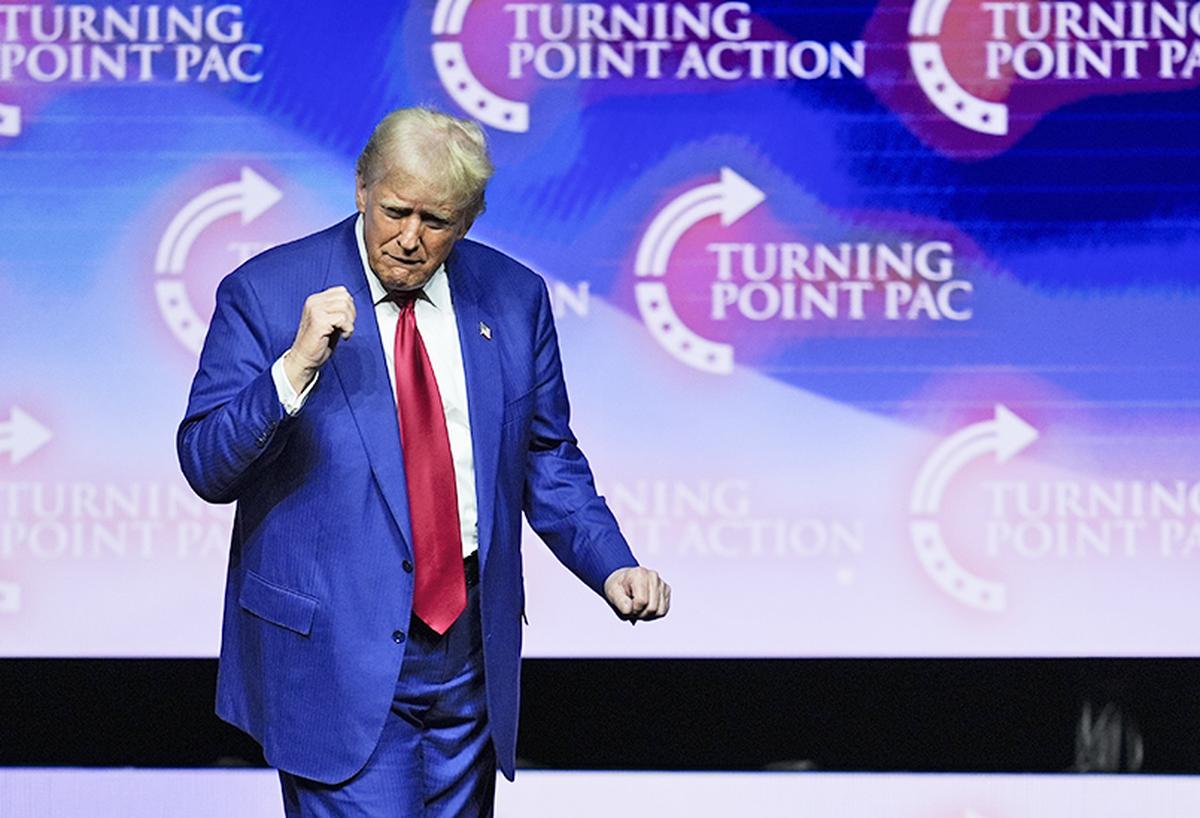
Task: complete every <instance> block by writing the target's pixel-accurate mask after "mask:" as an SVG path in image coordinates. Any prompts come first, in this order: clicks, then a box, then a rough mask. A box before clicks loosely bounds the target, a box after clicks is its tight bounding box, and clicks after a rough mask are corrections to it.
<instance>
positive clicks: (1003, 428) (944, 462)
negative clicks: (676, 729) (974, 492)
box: [909, 404, 1038, 613]
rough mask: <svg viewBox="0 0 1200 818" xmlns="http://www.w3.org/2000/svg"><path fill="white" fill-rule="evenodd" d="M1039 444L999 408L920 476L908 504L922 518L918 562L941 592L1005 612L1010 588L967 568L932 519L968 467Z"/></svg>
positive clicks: (939, 453)
mask: <svg viewBox="0 0 1200 818" xmlns="http://www.w3.org/2000/svg"><path fill="white" fill-rule="evenodd" d="M1037 438H1038V431H1037V429H1035V428H1033V427H1032V426H1030V425H1029V424H1028V423H1026V422H1025V421H1024V420H1022V419H1021V418H1020V417H1018V416H1017V415H1016V414H1014V413H1013V412H1012V411H1011V410H1009V409H1008V408H1007V407H1005V406H1003V405H1001V404H996V408H995V414H994V416H993V418H992V420H986V421H981V422H980V423H974V424H971V425H970V426H967V427H966V428H964V429H960V430H959V431H957V432H955V433H954V434H953V435H951V436H950V437H948V438H947V439H946V440H944V441H942V443H941V444H940V445H939V446H938V447H937V448H936V449H934V451H933V454H931V455H930V456H929V458H928V459H927V460H926V461H925V463H924V464H923V465H922V466H921V471H920V472H919V473H918V474H917V479H916V482H915V483H914V485H913V490H912V494H911V496H910V498H909V510H910V511H911V512H912V513H913V514H914V515H921V517H922V518H923V519H916V520H913V521H912V522H911V523H910V524H909V533H910V534H911V536H912V541H913V546H914V547H915V548H916V551H917V558H918V559H919V560H920V562H921V566H922V567H923V568H924V569H925V572H926V573H927V574H929V576H930V577H931V578H932V579H933V581H934V582H936V583H937V585H938V587H939V588H941V589H942V590H943V591H945V592H946V593H948V594H949V595H950V596H952V597H954V598H955V599H957V600H958V601H959V602H962V603H963V604H965V605H968V606H970V607H972V608H976V609H978V610H982V611H989V612H993V613H996V612H1000V611H1003V610H1004V608H1005V606H1006V604H1007V603H1006V594H1005V588H1004V586H1003V585H1002V584H1000V583H998V582H993V581H991V580H987V579H983V578H982V577H978V576H975V575H974V574H972V573H971V572H969V571H967V570H966V569H965V568H963V567H962V565H960V564H959V563H958V561H957V560H956V559H955V558H954V556H953V555H952V554H951V553H950V549H949V548H947V547H946V543H945V540H944V538H943V537H942V531H941V527H940V526H939V525H938V523H937V521H936V520H934V519H931V518H932V516H933V515H935V514H937V513H938V511H939V510H940V509H941V505H942V498H943V497H944V496H945V493H946V487H947V486H948V485H949V484H950V481H951V480H952V479H953V478H954V476H955V475H956V474H958V473H959V472H960V471H961V470H962V469H963V468H964V467H966V466H967V464H969V463H971V462H972V461H973V460H976V459H978V458H980V457H984V456H987V455H989V454H992V455H995V457H996V462H997V463H1006V462H1008V461H1009V460H1011V459H1012V458H1013V457H1014V456H1015V455H1016V454H1017V453H1019V452H1021V451H1023V450H1024V449H1025V448H1026V447H1028V446H1029V445H1030V444H1031V443H1033V442H1034V441H1035V440H1037Z"/></svg>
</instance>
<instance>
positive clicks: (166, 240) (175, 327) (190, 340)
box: [154, 167, 283, 354]
mask: <svg viewBox="0 0 1200 818" xmlns="http://www.w3.org/2000/svg"><path fill="white" fill-rule="evenodd" d="M281 199H283V193H282V192H281V191H280V190H279V188H277V187H275V186H274V185H272V184H271V183H270V182H268V181H267V180H266V179H264V178H263V177H261V176H259V175H258V174H257V173H255V172H254V171H253V170H251V169H250V168H247V167H243V168H242V175H241V178H240V179H238V181H236V182H227V183H226V184H223V185H217V186H216V187H213V188H210V189H208V190H206V191H204V192H203V193H201V194H200V195H199V196H196V197H195V198H194V199H192V200H191V201H190V202H188V203H187V204H186V205H184V206H183V208H182V209H181V210H180V211H179V212H178V213H176V214H175V218H173V219H171V223H170V224H169V225H167V229H166V232H164V233H163V236H162V238H161V239H160V240H159V242H158V251H157V252H156V253H155V256H154V272H155V273H157V274H159V275H161V276H168V277H166V278H162V279H160V280H159V281H158V282H157V283H156V284H155V286H154V292H155V295H156V296H157V297H158V308H159V311H161V312H162V314H163V318H165V319H166V321H167V326H169V327H170V328H171V332H172V333H173V334H174V335H175V337H176V338H178V339H179V340H180V342H182V343H183V345H184V346H186V347H187V348H188V349H190V350H192V352H195V353H196V354H199V353H200V347H201V346H203V344H204V334H205V332H206V330H207V329H208V327H207V323H206V322H205V321H204V320H203V319H201V318H200V316H199V315H198V314H197V313H196V310H195V309H194V308H193V307H192V304H191V302H190V301H189V299H188V295H187V288H186V287H184V283H183V281H182V280H181V279H180V278H176V276H179V275H180V274H182V273H183V271H184V268H185V267H186V266H187V257H188V253H189V252H190V251H191V249H192V245H193V244H194V243H195V241H196V239H197V238H199V236H200V234H201V233H203V232H204V231H205V230H206V229H207V228H208V227H209V226H210V225H212V224H213V223H214V222H216V221H218V220H220V219H223V218H225V217H226V216H231V215H233V214H235V213H236V214H240V215H241V218H242V224H244V225H245V224H250V222H252V221H254V220H255V219H257V218H258V217H259V216H261V215H262V214H263V213H265V212H267V211H268V210H270V209H271V208H272V207H274V206H275V205H276V204H277V203H278V202H279V201H280V200H281Z"/></svg>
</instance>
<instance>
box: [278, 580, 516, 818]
mask: <svg viewBox="0 0 1200 818" xmlns="http://www.w3.org/2000/svg"><path fill="white" fill-rule="evenodd" d="M485 699H486V697H485V694H484V685H483V632H482V626H481V625H480V621H479V587H478V586H475V587H473V588H471V589H470V590H469V591H468V592H467V608H466V610H465V611H463V613H462V615H461V616H460V617H459V618H458V620H457V621H456V622H455V623H454V624H453V625H452V626H450V629H449V630H448V631H446V633H445V634H444V635H442V636H438V635H437V634H436V633H434V632H433V631H431V630H430V629H429V628H428V627H426V626H425V624H424V623H423V622H421V621H420V620H418V619H416V618H415V617H414V618H413V620H412V622H411V623H410V629H409V632H408V634H407V638H406V640H405V648H404V666H403V669H402V670H401V672H400V678H399V680H398V681H397V683H396V693H395V696H394V697H393V699H392V707H391V711H390V712H389V713H388V717H387V721H386V722H385V724H384V726H383V733H382V735H381V736H380V738H379V744H378V745H377V746H376V747H375V751H374V752H373V753H372V754H371V757H370V759H368V761H367V763H366V766H365V767H363V769H362V770H360V771H359V772H358V773H356V774H355V775H354V777H352V778H350V779H349V780H347V781H343V782H341V783H340V784H321V783H318V782H316V781H311V780H309V779H305V778H300V777H298V776H294V775H291V774H290V773H285V772H283V771H280V773H279V777H280V781H281V783H282V785H283V805H284V811H285V813H286V814H287V816H288V818H476V816H479V817H480V818H490V816H491V815H492V802H493V798H494V795H495V790H496V756H495V751H494V750H493V748H492V740H491V734H490V732H489V731H488V720H487V707H486V702H485Z"/></svg>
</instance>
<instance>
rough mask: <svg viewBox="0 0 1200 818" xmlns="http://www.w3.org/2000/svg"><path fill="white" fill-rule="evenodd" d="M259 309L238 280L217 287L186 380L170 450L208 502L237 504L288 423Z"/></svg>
mask: <svg viewBox="0 0 1200 818" xmlns="http://www.w3.org/2000/svg"><path fill="white" fill-rule="evenodd" d="M276 357H277V355H276V354H273V351H272V350H271V349H270V343H269V340H268V336H267V327H266V321H265V317H264V315H263V312H262V308H261V305H260V303H259V301H258V298H257V296H256V295H255V293H254V291H253V289H252V288H251V286H250V284H249V282H247V281H246V280H245V277H244V276H239V275H238V274H236V273H235V274H233V275H230V276H228V277H226V278H225V280H224V281H222V282H221V285H220V286H219V287H218V288H217V306H216V311H215V313H214V314H213V319H212V323H211V325H210V326H209V330H208V336H207V338H205V341H204V349H203V351H202V352H201V354H200V366H199V369H198V371H197V372H196V378H195V380H194V381H193V382H192V390H191V395H190V396H189V398H188V407H187V412H186V414H185V416H184V419H183V422H182V423H181V424H180V426H179V433H178V435H177V436H176V447H177V449H178V453H179V463H180V466H181V467H182V469H183V474H184V476H185V477H186V478H187V481H188V483H189V485H191V487H192V489H193V490H194V491H195V492H196V493H197V494H198V495H200V496H201V497H202V498H204V499H205V500H208V501H209V502H212V503H228V502H233V501H234V500H236V499H238V497H239V495H240V493H241V491H242V489H243V487H244V486H245V485H246V484H247V481H248V480H249V479H251V478H252V476H253V474H254V473H255V471H256V470H257V469H259V468H261V467H262V466H264V465H266V464H268V463H269V462H270V461H271V460H273V459H274V456H275V455H277V454H278V453H279V450H280V447H281V446H282V445H283V437H284V436H283V435H282V434H281V433H280V431H281V428H282V427H285V426H286V425H287V422H288V420H289V418H288V415H287V412H286V411H285V410H284V408H283V405H282V404H281V403H280V401H279V395H278V393H277V391H276V388H275V383H274V379H273V378H272V377H271V365H272V363H273V362H274V360H275V358H276Z"/></svg>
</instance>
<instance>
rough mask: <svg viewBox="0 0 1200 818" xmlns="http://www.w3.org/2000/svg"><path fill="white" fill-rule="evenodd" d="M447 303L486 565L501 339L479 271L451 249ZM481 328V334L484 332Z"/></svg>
mask: <svg viewBox="0 0 1200 818" xmlns="http://www.w3.org/2000/svg"><path fill="white" fill-rule="evenodd" d="M446 272H447V274H448V275H449V280H450V297H451V299H452V300H453V302H454V315H455V319H456V321H457V322H458V339H459V344H460V345H461V346H462V358H463V369H464V374H465V375H466V380H467V411H468V414H469V416H470V420H471V450H472V456H473V458H474V460H475V495H476V498H475V500H476V507H477V509H478V513H479V520H478V526H479V561H480V568H481V569H482V568H483V567H484V566H486V565H487V557H488V548H489V547H490V545H491V542H492V523H493V522H494V519H495V499H496V470H497V468H498V466H499V455H500V425H501V419H502V417H503V413H504V380H503V373H502V372H501V371H500V348H499V345H500V344H502V343H503V342H504V339H503V338H502V337H494V336H493V334H492V333H493V330H495V329H496V328H497V324H496V322H495V321H494V320H493V317H492V315H491V313H490V312H489V310H488V308H487V303H486V300H485V299H484V290H483V288H482V282H481V275H480V273H481V271H479V270H475V269H472V267H471V265H470V264H468V263H467V261H466V260H465V259H464V258H463V254H462V253H460V252H458V250H457V249H455V250H454V251H453V252H451V254H450V257H449V258H448V259H446ZM485 328H486V329H485Z"/></svg>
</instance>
